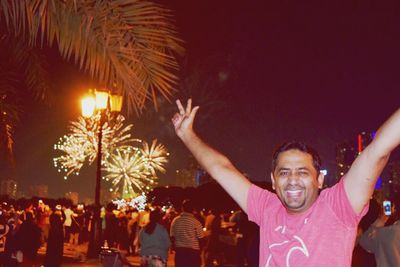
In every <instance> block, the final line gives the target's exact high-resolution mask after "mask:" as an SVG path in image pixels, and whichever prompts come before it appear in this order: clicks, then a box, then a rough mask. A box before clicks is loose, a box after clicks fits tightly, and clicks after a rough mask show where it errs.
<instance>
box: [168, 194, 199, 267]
mask: <svg viewBox="0 0 400 267" xmlns="http://www.w3.org/2000/svg"><path fill="white" fill-rule="evenodd" d="M193 210H194V208H193V204H192V201H190V200H184V201H183V203H182V213H181V214H180V215H179V216H177V217H176V218H175V219H174V220H173V221H172V224H171V230H170V236H171V241H172V247H173V249H174V250H175V267H183V266H191V267H200V266H201V258H200V247H201V245H202V240H203V238H204V233H203V227H202V225H201V223H200V222H199V221H198V220H197V219H196V218H195V217H194V215H193Z"/></svg>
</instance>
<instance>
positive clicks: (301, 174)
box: [299, 172, 308, 176]
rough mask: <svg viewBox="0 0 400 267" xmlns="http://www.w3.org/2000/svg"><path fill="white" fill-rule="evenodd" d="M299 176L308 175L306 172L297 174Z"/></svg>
mask: <svg viewBox="0 0 400 267" xmlns="http://www.w3.org/2000/svg"><path fill="white" fill-rule="evenodd" d="M299 175H300V176H307V175H308V173H307V172H299Z"/></svg>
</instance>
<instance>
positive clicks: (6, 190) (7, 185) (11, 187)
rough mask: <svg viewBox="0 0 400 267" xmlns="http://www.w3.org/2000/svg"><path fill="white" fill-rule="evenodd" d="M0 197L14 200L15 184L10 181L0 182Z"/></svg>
mask: <svg viewBox="0 0 400 267" xmlns="http://www.w3.org/2000/svg"><path fill="white" fill-rule="evenodd" d="M0 195H7V196H9V197H12V198H15V197H16V195H17V182H16V181H15V180H12V179H6V180H1V183H0Z"/></svg>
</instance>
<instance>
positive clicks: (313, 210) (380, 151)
mask: <svg viewBox="0 0 400 267" xmlns="http://www.w3.org/2000/svg"><path fill="white" fill-rule="evenodd" d="M176 103H177V107H178V112H177V113H176V114H175V115H174V117H173V118H172V123H173V125H174V128H175V132H176V134H177V136H178V137H179V138H180V139H181V140H182V141H183V143H184V144H185V145H186V147H187V148H188V149H189V150H190V151H191V153H192V154H193V155H194V157H195V158H196V160H197V161H198V162H199V163H200V165H201V166H202V167H203V168H204V169H205V170H206V171H207V172H208V173H209V174H210V175H211V176H212V177H213V178H214V179H215V180H216V181H217V182H218V183H219V184H220V185H221V186H222V187H223V188H224V189H225V190H226V191H227V192H228V194H230V196H231V197H232V198H233V199H234V200H235V201H236V202H237V203H238V205H239V206H240V207H241V208H242V209H243V210H244V211H245V212H246V213H247V214H248V217H249V220H251V221H254V222H255V223H257V224H258V225H259V226H260V262H259V266H263V267H264V266H267V267H272V266H279V267H283V266H341V267H346V266H350V265H351V257H352V251H353V247H354V243H355V239H356V232H357V225H358V223H359V221H360V219H361V218H362V217H363V215H364V214H365V213H366V212H367V210H368V203H369V200H370V198H371V196H372V193H373V191H374V187H375V183H376V181H377V179H378V176H379V174H380V173H381V172H382V170H383V168H384V167H385V165H386V163H387V161H388V159H389V156H390V153H391V152H392V151H393V150H394V149H395V148H396V147H397V146H398V145H399V143H400V109H399V110H397V111H396V112H395V113H394V114H393V115H392V116H391V117H390V118H389V119H388V120H387V121H386V122H385V123H384V124H383V125H382V127H381V128H380V129H379V130H378V132H377V133H376V135H375V138H374V139H373V140H372V142H371V143H370V144H369V145H368V146H367V147H366V148H365V149H364V150H363V152H362V153H361V154H360V155H359V156H358V157H357V158H356V159H355V161H354V162H353V164H352V166H351V168H350V169H349V171H348V172H347V173H346V174H345V175H344V176H343V178H342V179H341V180H340V181H339V182H338V183H337V184H336V185H335V186H333V187H331V188H328V189H325V190H322V191H321V193H320V192H319V191H320V189H322V185H323V181H324V175H323V173H322V172H321V171H320V167H321V160H320V157H319V156H318V154H317V153H316V151H315V150H314V149H312V148H310V147H309V146H307V145H305V144H304V143H301V142H287V143H285V144H283V145H281V146H279V147H278V149H277V150H276V151H275V153H274V154H273V159H272V166H271V181H272V186H273V189H274V190H275V192H276V194H274V193H272V192H269V191H267V190H263V189H261V188H260V187H258V186H256V185H254V184H252V183H251V182H250V181H249V180H248V179H247V178H246V177H245V176H244V175H243V174H242V172H240V171H238V170H237V169H236V168H235V167H234V165H233V164H232V163H231V162H230V160H229V159H228V158H227V157H226V156H224V155H223V154H222V153H220V152H218V151H217V150H215V149H213V148H212V147H210V146H209V145H208V144H206V143H205V142H204V141H203V140H202V139H200V137H198V135H197V134H196V133H195V131H194V130H193V122H194V118H195V116H196V113H197V111H198V110H199V107H198V106H197V107H194V108H193V109H192V101H191V99H189V100H188V103H187V105H186V107H183V105H182V104H181V102H180V101H179V100H177V102H176Z"/></svg>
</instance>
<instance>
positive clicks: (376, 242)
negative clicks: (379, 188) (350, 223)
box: [359, 199, 400, 267]
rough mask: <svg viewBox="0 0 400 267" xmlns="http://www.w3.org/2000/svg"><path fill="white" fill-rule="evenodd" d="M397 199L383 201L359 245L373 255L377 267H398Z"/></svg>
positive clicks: (399, 222) (399, 225) (399, 216)
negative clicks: (377, 214)
mask: <svg viewBox="0 0 400 267" xmlns="http://www.w3.org/2000/svg"><path fill="white" fill-rule="evenodd" d="M398 202H399V201H398V199H396V200H395V201H390V200H385V201H383V204H382V208H381V212H380V214H379V216H378V218H377V219H376V220H375V222H374V223H373V224H371V226H370V227H369V228H368V230H367V231H365V233H363V234H362V236H361V238H360V241H359V244H360V245H361V246H362V247H363V248H364V249H365V250H367V251H368V252H370V253H374V256H375V260H376V263H377V266H378V267H392V266H400V213H399V212H398V211H397V209H396V207H399V203H398Z"/></svg>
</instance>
